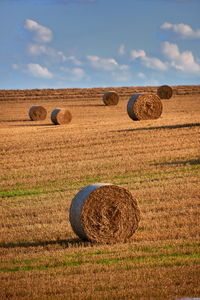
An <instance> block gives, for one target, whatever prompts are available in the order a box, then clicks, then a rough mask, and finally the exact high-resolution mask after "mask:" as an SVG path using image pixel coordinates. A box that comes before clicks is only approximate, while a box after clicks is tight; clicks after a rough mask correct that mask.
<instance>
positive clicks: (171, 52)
mask: <svg viewBox="0 0 200 300" xmlns="http://www.w3.org/2000/svg"><path fill="white" fill-rule="evenodd" d="M162 50H163V53H164V55H165V56H166V57H167V58H168V59H169V60H170V64H171V66H172V67H174V68H175V69H177V70H181V71H184V72H187V73H200V64H198V63H197V62H196V61H195V58H194V56H193V54H192V52H191V51H183V52H180V50H179V48H178V46H177V45H176V44H172V43H169V42H164V43H163V45H162Z"/></svg>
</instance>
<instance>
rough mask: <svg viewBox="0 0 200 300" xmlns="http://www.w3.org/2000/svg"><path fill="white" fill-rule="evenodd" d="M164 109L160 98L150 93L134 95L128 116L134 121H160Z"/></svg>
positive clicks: (130, 100) (128, 105)
mask: <svg viewBox="0 0 200 300" xmlns="http://www.w3.org/2000/svg"><path fill="white" fill-rule="evenodd" d="M162 109H163V106H162V102H161V100H160V98H159V97H158V96H157V95H155V94H150V93H138V94H134V95H133V96H132V97H131V98H130V99H129V101H128V104H127V112H128V115H129V117H130V118H131V119H132V120H134V121H138V120H151V119H158V118H159V117H160V116H161V114H162Z"/></svg>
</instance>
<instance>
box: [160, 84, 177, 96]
mask: <svg viewBox="0 0 200 300" xmlns="http://www.w3.org/2000/svg"><path fill="white" fill-rule="evenodd" d="M157 95H158V96H159V97H160V98H161V99H170V98H171V97H172V95H173V90H172V88H171V86H169V85H161V86H160V87H159V88H158V89H157Z"/></svg>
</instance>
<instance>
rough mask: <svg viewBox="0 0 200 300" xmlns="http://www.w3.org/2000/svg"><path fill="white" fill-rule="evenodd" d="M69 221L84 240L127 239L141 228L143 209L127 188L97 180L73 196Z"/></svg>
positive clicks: (99, 241)
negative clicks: (97, 181)
mask: <svg viewBox="0 0 200 300" xmlns="http://www.w3.org/2000/svg"><path fill="white" fill-rule="evenodd" d="M69 220H70V223H71V226H72V229H73V230H74V232H75V233H76V234H77V235H78V236H79V237H80V238H81V239H84V240H89V241H93V242H98V243H116V242H126V241H128V240H129V239H130V238H131V237H132V236H133V234H134V232H135V231H136V229H137V228H138V223H139V221H140V209H139V207H138V205H137V201H136V200H135V199H134V198H133V196H132V195H131V193H130V192H129V191H127V190H126V189H124V188H122V187H119V186H116V185H112V184H109V183H95V184H90V185H88V186H86V187H84V188H83V189H82V190H80V191H79V192H78V193H77V194H76V196H75V197H74V198H73V200H72V202H71V206H70V214H69Z"/></svg>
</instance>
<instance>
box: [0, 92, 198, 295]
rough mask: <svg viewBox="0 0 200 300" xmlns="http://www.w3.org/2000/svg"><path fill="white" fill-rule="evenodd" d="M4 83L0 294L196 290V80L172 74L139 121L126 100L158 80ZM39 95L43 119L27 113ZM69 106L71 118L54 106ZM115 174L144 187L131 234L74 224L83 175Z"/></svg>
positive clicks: (93, 178) (106, 177) (0, 103)
mask: <svg viewBox="0 0 200 300" xmlns="http://www.w3.org/2000/svg"><path fill="white" fill-rule="evenodd" d="M109 90H111V88H94V89H59V90H54V89H47V90H16V91H14V90H13V91H12V90H0V134H1V139H0V155H1V167H0V173H1V182H0V184H1V192H0V197H1V219H0V223H1V224H0V227H1V235H0V255H1V266H0V282H1V287H0V299H3V300H4V299H23V300H25V299H38V300H39V299H40V300H46V299H52V300H53V299H84V300H85V299H87V300H89V299H95V300H96V299H97V300H98V299H99V300H100V299H101V300H102V299H108V300H109V299H120V300H121V299H124V300H127V299H128V300H129V299H162V300H164V299H165V300H168V299H180V298H183V297H191V298H192V297H200V285H199V278H200V259H199V257H200V255H199V207H200V201H199V200H200V188H199V186H200V179H199V177H200V176H199V174H200V172H199V166H200V86H176V87H173V90H174V94H173V97H172V98H171V99H169V100H162V103H163V113H162V115H161V117H160V118H159V119H157V120H147V121H132V120H131V119H130V118H129V117H128V115H127V111H126V107H127V101H128V100H129V98H130V96H131V95H132V94H134V93H136V92H146V91H150V92H155V91H156V87H138V88H133V87H129V88H128V87H127V88H126V87H122V88H112V90H115V91H116V92H118V93H119V96H120V101H119V103H118V105H117V106H105V105H104V104H103V101H102V95H103V93H104V92H105V91H109ZM32 105H42V106H44V107H45V108H46V109H47V119H46V120H44V121H31V120H29V117H28V110H29V108H30V107H31V106H32ZM57 107H58V108H59V107H61V108H66V109H68V110H70V112H71V114H72V121H71V123H69V124H67V125H62V126H59V125H53V124H52V122H51V120H50V113H51V111H52V110H53V109H55V108H57ZM96 182H109V183H113V184H116V185H119V186H121V187H124V188H126V189H128V190H129V191H130V192H131V193H132V195H133V196H134V197H135V198H136V199H137V201H138V203H139V206H140V209H141V212H142V220H141V222H140V224H139V229H138V230H137V231H136V233H135V234H134V236H133V239H132V240H131V241H130V242H128V243H125V244H123V243H118V244H114V245H112V244H111V245H109V244H107V245H106V244H92V243H90V242H83V241H81V240H79V239H78V237H77V236H76V235H75V234H74V233H73V231H72V229H71V226H70V223H69V207H70V203H71V200H72V199H73V197H74V196H75V194H76V193H77V192H78V191H79V190H80V189H81V188H82V187H84V186H86V185H88V184H90V183H96Z"/></svg>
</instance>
